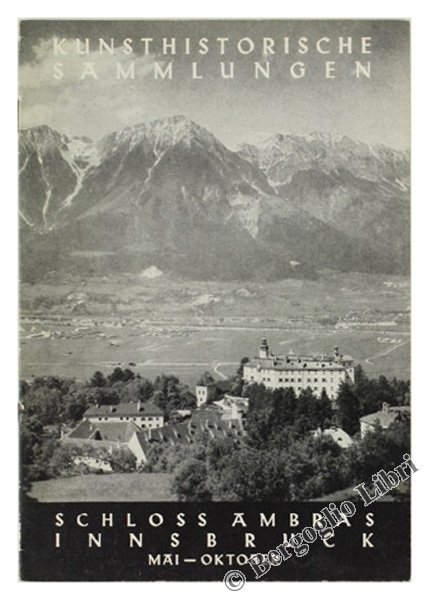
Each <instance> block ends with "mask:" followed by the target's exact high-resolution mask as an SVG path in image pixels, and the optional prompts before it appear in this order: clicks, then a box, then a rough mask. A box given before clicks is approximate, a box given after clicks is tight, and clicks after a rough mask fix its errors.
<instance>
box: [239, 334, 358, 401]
mask: <svg viewBox="0 0 429 600" xmlns="http://www.w3.org/2000/svg"><path fill="white" fill-rule="evenodd" d="M243 379H244V381H245V382H246V383H249V384H250V383H263V384H264V385H265V387H267V388H268V389H271V390H276V389H280V388H293V389H294V390H295V392H296V393H297V394H299V393H300V392H301V391H302V390H305V389H307V388H310V389H311V391H312V392H313V393H314V394H315V395H316V396H320V395H321V393H322V391H324V392H326V394H327V396H328V398H330V399H331V400H335V398H336V396H337V394H338V391H339V388H340V385H341V384H342V383H343V382H344V383H353V382H354V366H353V359H352V357H351V356H345V355H342V354H340V352H339V350H338V347H337V346H336V347H335V348H334V353H333V354H331V355H328V354H320V355H310V354H308V355H307V354H294V353H293V352H292V351H290V352H289V354H287V355H278V354H273V353H272V352H270V349H269V346H268V342H267V340H266V339H265V338H263V339H262V343H261V346H260V348H259V355H258V356H256V357H255V358H253V360H251V361H249V362H248V363H246V364H245V365H244V368H243Z"/></svg>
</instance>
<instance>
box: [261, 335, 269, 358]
mask: <svg viewBox="0 0 429 600" xmlns="http://www.w3.org/2000/svg"><path fill="white" fill-rule="evenodd" d="M269 351H270V349H269V347H268V342H267V340H266V338H262V342H261V346H260V348H259V358H268V356H269Z"/></svg>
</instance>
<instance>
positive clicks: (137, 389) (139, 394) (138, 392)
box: [119, 377, 153, 402]
mask: <svg viewBox="0 0 429 600" xmlns="http://www.w3.org/2000/svg"><path fill="white" fill-rule="evenodd" d="M152 395H153V385H152V382H151V381H149V380H148V379H144V378H143V377H138V378H135V379H132V380H130V381H128V382H127V383H126V384H125V386H124V387H123V388H122V390H121V391H120V392H119V399H120V401H121V402H138V401H139V400H141V401H143V402H145V401H146V400H149V398H151V397H152Z"/></svg>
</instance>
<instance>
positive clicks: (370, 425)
mask: <svg viewBox="0 0 429 600" xmlns="http://www.w3.org/2000/svg"><path fill="white" fill-rule="evenodd" d="M410 414H411V412H410V407H409V406H390V405H389V404H388V403H387V402H383V407H382V409H381V410H379V411H377V412H375V413H372V414H370V415H364V416H363V417H361V418H360V436H361V438H364V437H365V436H366V434H367V433H369V432H371V431H376V430H377V428H378V427H381V428H382V429H388V428H389V427H390V426H391V425H392V424H393V423H395V422H396V421H398V420H401V419H409V418H410Z"/></svg>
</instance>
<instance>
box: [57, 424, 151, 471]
mask: <svg viewBox="0 0 429 600" xmlns="http://www.w3.org/2000/svg"><path fill="white" fill-rule="evenodd" d="M137 431H141V429H140V427H139V426H138V425H136V424H135V423H133V422H122V423H121V422H110V423H109V422H105V421H102V422H95V421H91V420H89V419H83V420H82V421H80V423H78V424H77V425H76V427H74V428H73V429H72V430H71V431H69V432H68V433H66V434H64V435H63V436H62V437H61V443H62V444H64V445H65V446H69V447H73V448H75V449H76V450H77V452H76V453H75V454H74V456H73V461H74V463H75V464H76V465H79V464H82V465H86V466H87V467H89V468H90V469H95V470H101V471H104V472H106V473H109V472H111V471H112V470H113V469H112V465H111V461H109V460H106V459H104V458H102V455H103V454H105V453H106V452H107V453H108V454H112V452H113V450H114V449H120V448H128V443H129V441H130V439H131V437H132V436H133V434H134V433H136V432H137ZM94 451H95V452H94Z"/></svg>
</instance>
